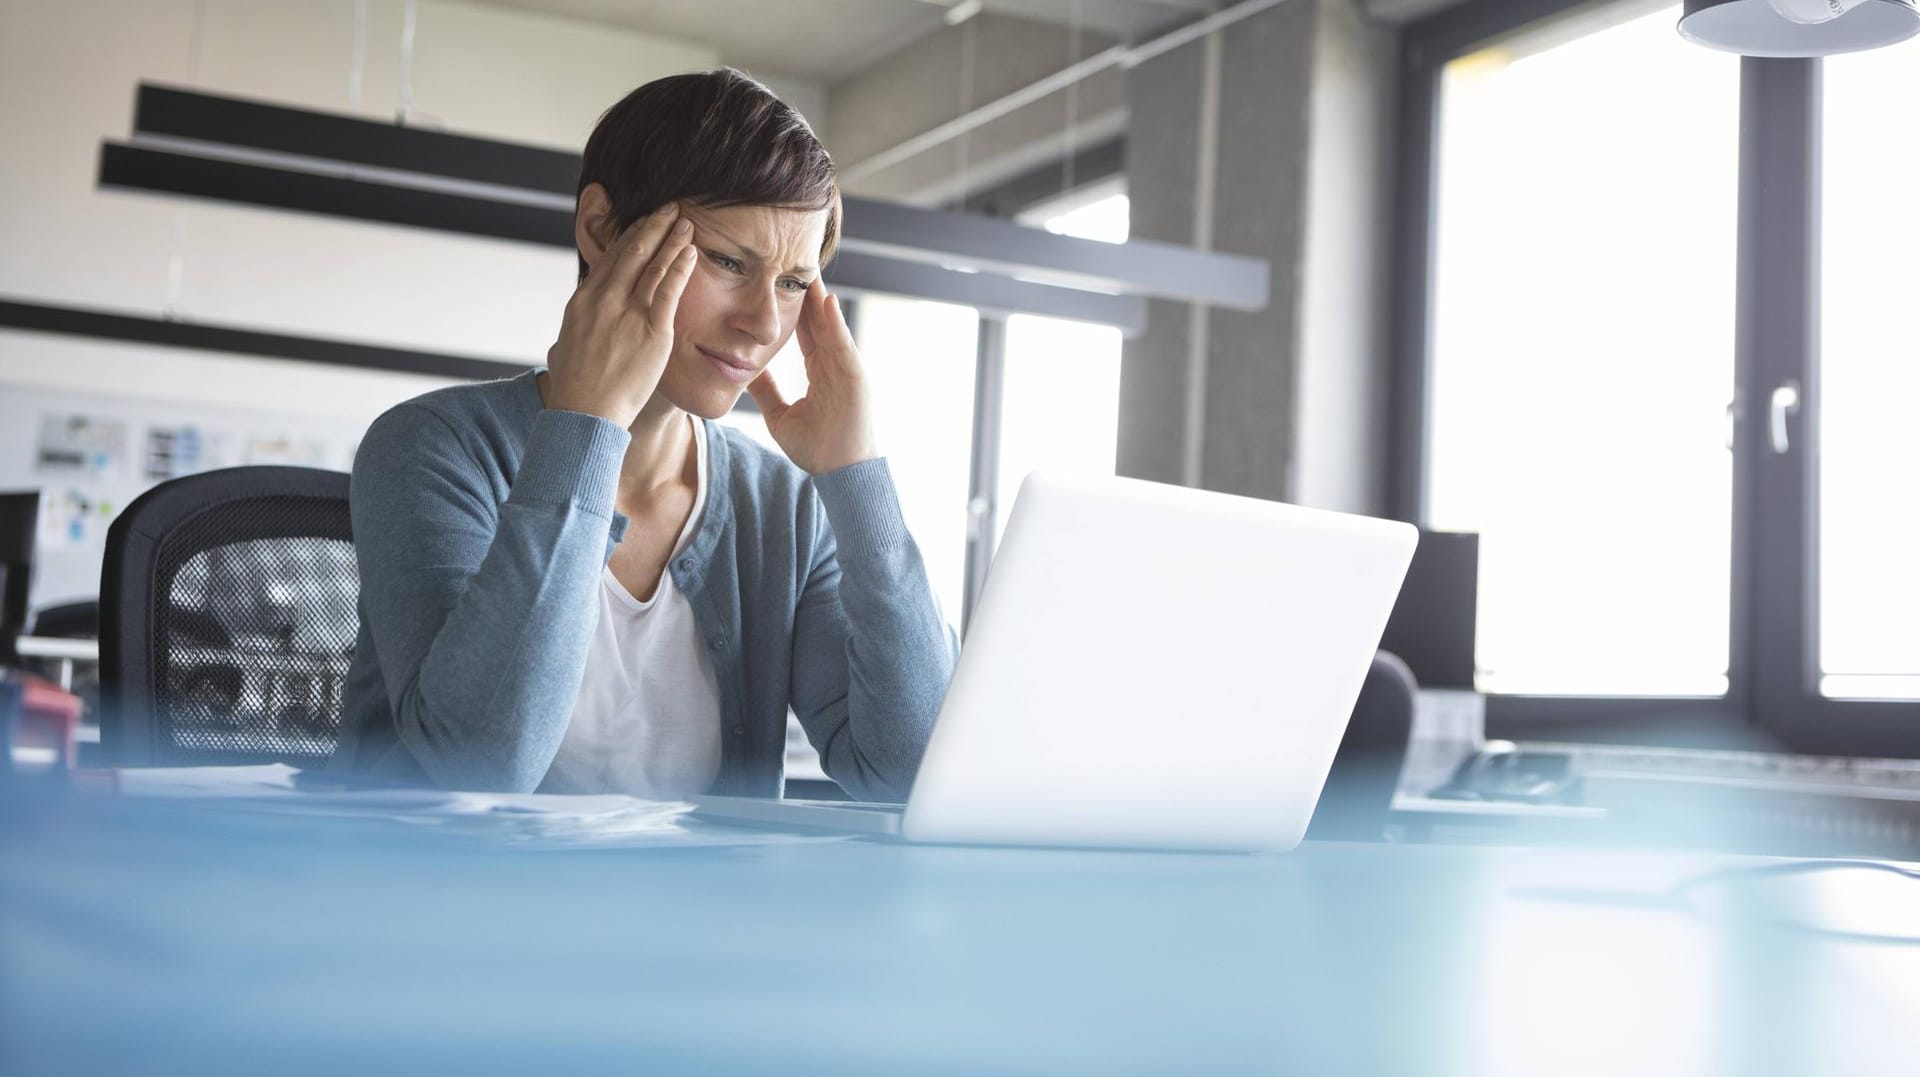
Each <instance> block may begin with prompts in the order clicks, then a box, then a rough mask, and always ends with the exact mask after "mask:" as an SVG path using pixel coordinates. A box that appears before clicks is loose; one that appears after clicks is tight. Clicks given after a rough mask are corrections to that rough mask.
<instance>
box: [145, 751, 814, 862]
mask: <svg viewBox="0 0 1920 1077" xmlns="http://www.w3.org/2000/svg"><path fill="white" fill-rule="evenodd" d="M299 773H300V772H299V771H297V770H295V769H294V768H293V767H290V766H286V765H285V764H273V765H269V766H257V767H151V768H138V769H123V770H120V771H118V772H117V778H118V781H117V784H118V787H119V790H120V792H121V793H122V794H123V795H128V796H141V797H164V798H168V799H176V800H190V801H192V802H193V803H195V804H196V805H200V806H205V807H208V808H214V809H220V810H227V811H248V812H262V813H269V814H278V815H302V816H335V817H343V818H356V819H379V820H386V821H389V822H393V823H399V824H403V825H407V826H410V827H422V828H432V829H434V830H436V831H440V832H444V833H448V834H449V835H453V836H457V837H461V838H466V839H472V840H477V841H480V842H482V843H485V844H494V845H514V846H521V847H526V848H539V849H578V848H609V847H613V848H618V847H628V846H645V845H742V844H754V845H762V844H772V843H786V842H791V841H818V840H821V839H820V838H817V837H813V836H809V835H791V834H779V833H763V832H759V831H752V830H744V829H735V828H706V827H701V828H699V829H689V828H687V827H686V826H683V825H682V824H681V821H680V820H681V817H682V816H683V815H685V814H686V813H687V812H689V811H691V810H692V808H693V805H691V804H689V803H687V802H685V801H679V800H642V799H640V798H638V797H629V796H621V795H618V794H606V795H597V796H560V795H555V794H550V793H468V792H457V791H450V790H440V789H407V788H398V789H354V788H348V789H334V788H327V789H320V790H311V789H304V788H300V787H299V786H298V785H296V783H295V775H296V774H299ZM302 784H305V783H302ZM828 840H833V839H831V838H829V839H828Z"/></svg>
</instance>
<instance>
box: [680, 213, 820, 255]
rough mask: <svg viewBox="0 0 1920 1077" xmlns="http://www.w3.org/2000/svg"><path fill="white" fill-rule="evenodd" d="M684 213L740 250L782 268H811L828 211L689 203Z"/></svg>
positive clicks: (697, 225)
mask: <svg viewBox="0 0 1920 1077" xmlns="http://www.w3.org/2000/svg"><path fill="white" fill-rule="evenodd" d="M685 212H686V216H687V218H688V219H689V220H691V221H693V223H694V226H695V227H696V228H699V229H701V230H702V231H705V232H708V233H710V234H711V235H713V236H714V237H716V238H719V239H722V240H725V241H727V242H728V243H730V244H731V245H733V246H734V247H737V248H739V250H740V251H741V253H743V254H746V255H747V256H748V257H751V258H754V259H756V260H758V261H762V262H773V263H777V264H778V265H779V267H780V268H782V269H813V268H817V266H818V263H819V260H820V247H821V244H822V243H824V242H825V240H826V233H827V211H826V210H824V209H790V208H787V207H784V206H753V205H748V206H720V207H713V206H701V205H695V204H688V205H687V207H686V211H685Z"/></svg>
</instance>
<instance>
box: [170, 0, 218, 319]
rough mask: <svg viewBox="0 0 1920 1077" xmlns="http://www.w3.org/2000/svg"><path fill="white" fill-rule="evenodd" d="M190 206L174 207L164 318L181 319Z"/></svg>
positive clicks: (195, 78) (196, 25)
mask: <svg viewBox="0 0 1920 1077" xmlns="http://www.w3.org/2000/svg"><path fill="white" fill-rule="evenodd" d="M206 25H207V0H194V4H193V31H192V32H191V33H190V34H189V35H188V37H187V84H188V85H189V86H195V87H197V86H199V85H200V52H201V46H202V45H203V43H204V42H205V40H206ZM186 212H187V211H186V207H184V206H175V207H174V210H173V247H172V249H171V250H169V251H168V252H167V293H166V298H165V299H164V300H162V302H161V304H160V317H161V319H162V320H164V321H169V322H172V321H179V320H180V294H181V292H182V291H184V290H185V283H186V276H187V258H186V246H187V216H186Z"/></svg>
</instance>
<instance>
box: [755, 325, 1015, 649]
mask: <svg viewBox="0 0 1920 1077" xmlns="http://www.w3.org/2000/svg"><path fill="white" fill-rule="evenodd" d="M849 307H850V308H851V314H852V320H853V321H854V323H855V325H854V334H855V337H856V339H857V341H858V342H859V345H860V355H861V359H862V361H863V362H864V363H865V364H866V367H867V376H868V378H869V380H870V383H871V387H872V389H873V392H874V405H875V408H876V414H875V420H876V427H877V429H876V430H875V431H874V433H875V435H876V436H877V437H878V438H879V440H880V447H881V450H882V451H883V452H885V453H886V455H887V467H888V469H889V470H890V471H891V472H892V474H893V481H894V488H895V489H896V490H897V491H898V492H899V496H900V511H901V514H902V515H903V516H904V517H905V518H906V521H907V529H908V530H909V531H911V532H912V533H913V539H914V542H915V544H916V545H918V546H919V547H920V556H921V558H922V560H923V561H924V563H925V564H926V568H927V578H928V582H929V583H930V584H931V585H932V587H933V594H934V597H935V598H936V599H938V600H939V602H940V609H941V613H942V615H943V616H945V617H946V619H947V623H948V624H952V625H955V626H957V625H958V624H959V619H960V609H961V604H960V596H961V594H962V593H963V591H964V589H965V586H966V555H967V554H966V537H967V536H966V528H967V483H968V477H969V469H970V467H971V465H972V455H971V446H972V442H973V371H974V340H975V334H976V332H977V326H978V323H979V317H978V315H976V314H975V313H974V311H973V309H972V308H971V307H957V306H952V305H949V304H945V303H930V302H925V301H922V300H913V299H898V298H895V297H892V296H877V295H876V296H863V297H861V298H860V299H858V300H854V301H852V302H851V303H849ZM771 369H772V371H773V376H774V380H775V381H776V382H778V383H779V385H780V388H781V391H782V392H784V393H785V394H786V395H787V398H788V399H789V400H791V399H795V398H798V397H800V396H802V395H804V394H805V392H806V386H807V374H806V366H805V363H804V361H803V360H802V358H801V356H800V346H799V344H798V343H797V342H793V341H789V342H788V344H787V347H786V348H784V349H782V350H781V352H780V354H779V355H778V356H776V357H775V358H774V361H773V365H772V368H771ZM724 421H725V422H726V423H727V424H728V425H730V426H735V427H738V428H740V429H741V430H744V431H746V432H747V433H748V434H750V435H751V436H753V437H754V438H755V439H756V440H758V441H760V442H761V443H762V444H765V445H767V446H768V447H770V448H774V449H775V450H776V451H777V450H778V447H777V446H775V445H774V442H773V438H772V436H771V435H769V434H768V433H767V427H766V422H765V421H764V420H763V419H761V417H760V415H759V414H758V413H757V412H752V411H744V410H741V411H735V412H732V413H731V414H729V415H728V416H727V417H726V419H725V420H724Z"/></svg>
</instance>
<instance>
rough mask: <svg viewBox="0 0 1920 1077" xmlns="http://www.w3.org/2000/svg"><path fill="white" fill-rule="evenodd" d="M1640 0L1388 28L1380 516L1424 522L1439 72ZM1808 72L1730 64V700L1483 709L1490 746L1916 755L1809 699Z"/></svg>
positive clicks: (1815, 321)
mask: <svg viewBox="0 0 1920 1077" xmlns="http://www.w3.org/2000/svg"><path fill="white" fill-rule="evenodd" d="M1644 6H1646V5H1645V2H1644V0H1469V2H1468V3H1465V4H1462V5H1460V6H1457V7H1454V8H1451V9H1448V10H1446V11H1444V12H1441V13H1439V14H1437V15H1434V16H1431V17H1429V18H1427V19H1424V20H1421V21H1419V22H1416V23H1413V24H1410V25H1409V26H1408V27H1407V28H1406V29H1405V30H1404V32H1403V34H1402V38H1401V51H1400V88H1399V116H1398V120H1397V124H1398V127H1399V131H1398V135H1399V139H1398V145H1399V147H1400V169H1399V174H1398V177H1397V180H1396V191H1395V226H1394V235H1395V238H1394V253H1395V255H1396V257H1395V262H1394V274H1393V278H1392V288H1393V307H1392V310H1393V318H1392V337H1391V344H1390V347H1391V379H1392V384H1391V387H1390V409H1391V416H1392V422H1391V424H1390V434H1389V437H1390V444H1389V451H1390V459H1391V460H1392V471H1391V473H1390V475H1389V476H1388V480H1389V505H1390V507H1391V511H1392V513H1393V514H1394V515H1395V516H1397V517H1398V518H1400V519H1403V520H1406V521H1408V522H1411V523H1415V524H1424V523H1425V522H1426V518H1427V511H1426V510H1427V459H1426V451H1427V442H1428V435H1429V430H1430V414H1431V411H1430V409H1431V403H1432V396H1431V360H1432V313H1433V294H1434V267H1435V260H1434V254H1435V250H1434V242H1433V241H1434V235H1433V229H1434V221H1435V218H1436V213H1437V209H1438V186H1437V174H1436V169H1435V165H1436V163H1437V162H1436V151H1437V149H1438V140H1439V137H1440V130H1439V124H1440V105H1441V101H1440V94H1441V90H1440V87H1441V76H1442V72H1443V71H1444V69H1445V67H1446V65H1447V64H1448V63H1449V62H1451V61H1452V60H1454V59H1456V58H1459V57H1461V56H1464V55H1466V54H1469V53H1471V52H1474V51H1476V50H1478V49H1481V48H1484V47H1486V46H1488V45H1490V44H1493V43H1495V42H1497V41H1498V40H1500V39H1501V38H1504V37H1508V36H1510V35H1513V34H1517V33H1521V32H1525V31H1529V30H1535V29H1537V28H1539V27H1541V26H1542V25H1544V24H1548V23H1551V22H1554V21H1557V20H1565V19H1568V18H1576V17H1579V16H1580V15H1582V14H1587V13H1604V12H1607V11H1608V10H1609V9H1617V8H1621V7H1644ZM1820 76H1821V66H1820V62H1819V61H1818V60H1778V59H1774V60H1761V59H1754V58H1751V57H1748V58H1743V59H1742V61H1741V64H1740V118H1739V123H1740V150H1739V179H1738V183H1737V190H1736V191H1727V192H1723V193H1720V192H1713V191H1692V192H1683V191H1682V190H1681V189H1680V188H1679V187H1677V186H1676V190H1675V196H1676V197H1680V196H1682V194H1683V193H1685V194H1688V195H1690V196H1693V197H1706V198H1711V197H1716V195H1721V196H1724V197H1737V198H1738V199H1739V217H1738V220H1739V224H1738V238H1737V243H1738V251H1737V252H1736V258H1735V266H1736V270H1735V272H1736V275H1737V281H1736V298H1735V324H1734V325H1732V326H1730V327H1729V328H1730V330H1731V331H1732V332H1733V340H1734V368H1735V385H1734V416H1733V417H1734V422H1733V453H1734V459H1733V486H1734V489H1733V491H1732V496H1733V533H1732V535H1731V542H1732V549H1731V554H1732V578H1731V579H1730V580H1729V581H1728V583H1729V587H1730V594H1729V598H1730V617H1731V624H1730V626H1729V628H1730V634H1729V648H1728V669H1727V676H1728V691H1727V694H1726V695H1725V696H1723V697H1718V698H1653V697H1639V698H1633V697H1605V698H1599V697H1578V696H1521V695H1489V696H1487V698H1486V715H1487V730H1488V733H1489V735H1493V736H1506V737H1521V738H1528V739H1535V740H1575V741H1612V742H1622V743H1638V744H1660V745H1672V746H1715V747H1725V746H1747V745H1751V746H1755V747H1764V746H1769V742H1777V743H1779V744H1781V745H1783V746H1785V747H1787V748H1790V749H1792V750H1794V751H1802V752H1812V753H1819V754H1837V755H1874V756H1895V757H1913V756H1920V702H1891V701H1887V702H1883V701H1864V700H1835V699H1828V698H1826V697H1824V696H1822V695H1820V692H1819V670H1818V661H1819V658H1818V656H1819V650H1818V605H1817V601H1816V596H1817V594H1818V591H1817V586H1818V579H1817V573H1818V566H1819V560H1818V547H1817V541H1818V534H1819V532H1818V516H1817V511H1818V506H1819V499H1818V485H1817V484H1818V481H1819V469H1818V461H1819V410H1820V409H1819V399H1820V397H1819V385H1820V381H1819V305H1820V287H1819V273H1820V262H1819V260H1820V242H1819V240H1820V235H1819V217H1820V179H1821V177H1820V166H1821V154H1820V145H1821V143H1820V122H1821V95H1820ZM1788 381H1795V382H1798V384H1799V386H1800V409H1799V412H1798V414H1797V415H1796V416H1794V417H1793V419H1792V420H1791V422H1790V426H1789V445H1790V446H1792V448H1791V449H1790V451H1788V452H1787V453H1785V454H1778V453H1775V452H1774V451H1773V449H1772V445H1771V437H1770V432H1769V423H1770V415H1769V414H1768V408H1769V402H1770V399H1771V394H1772V391H1773V388H1774V387H1775V386H1778V385H1781V384H1783V383H1785V382H1788Z"/></svg>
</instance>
